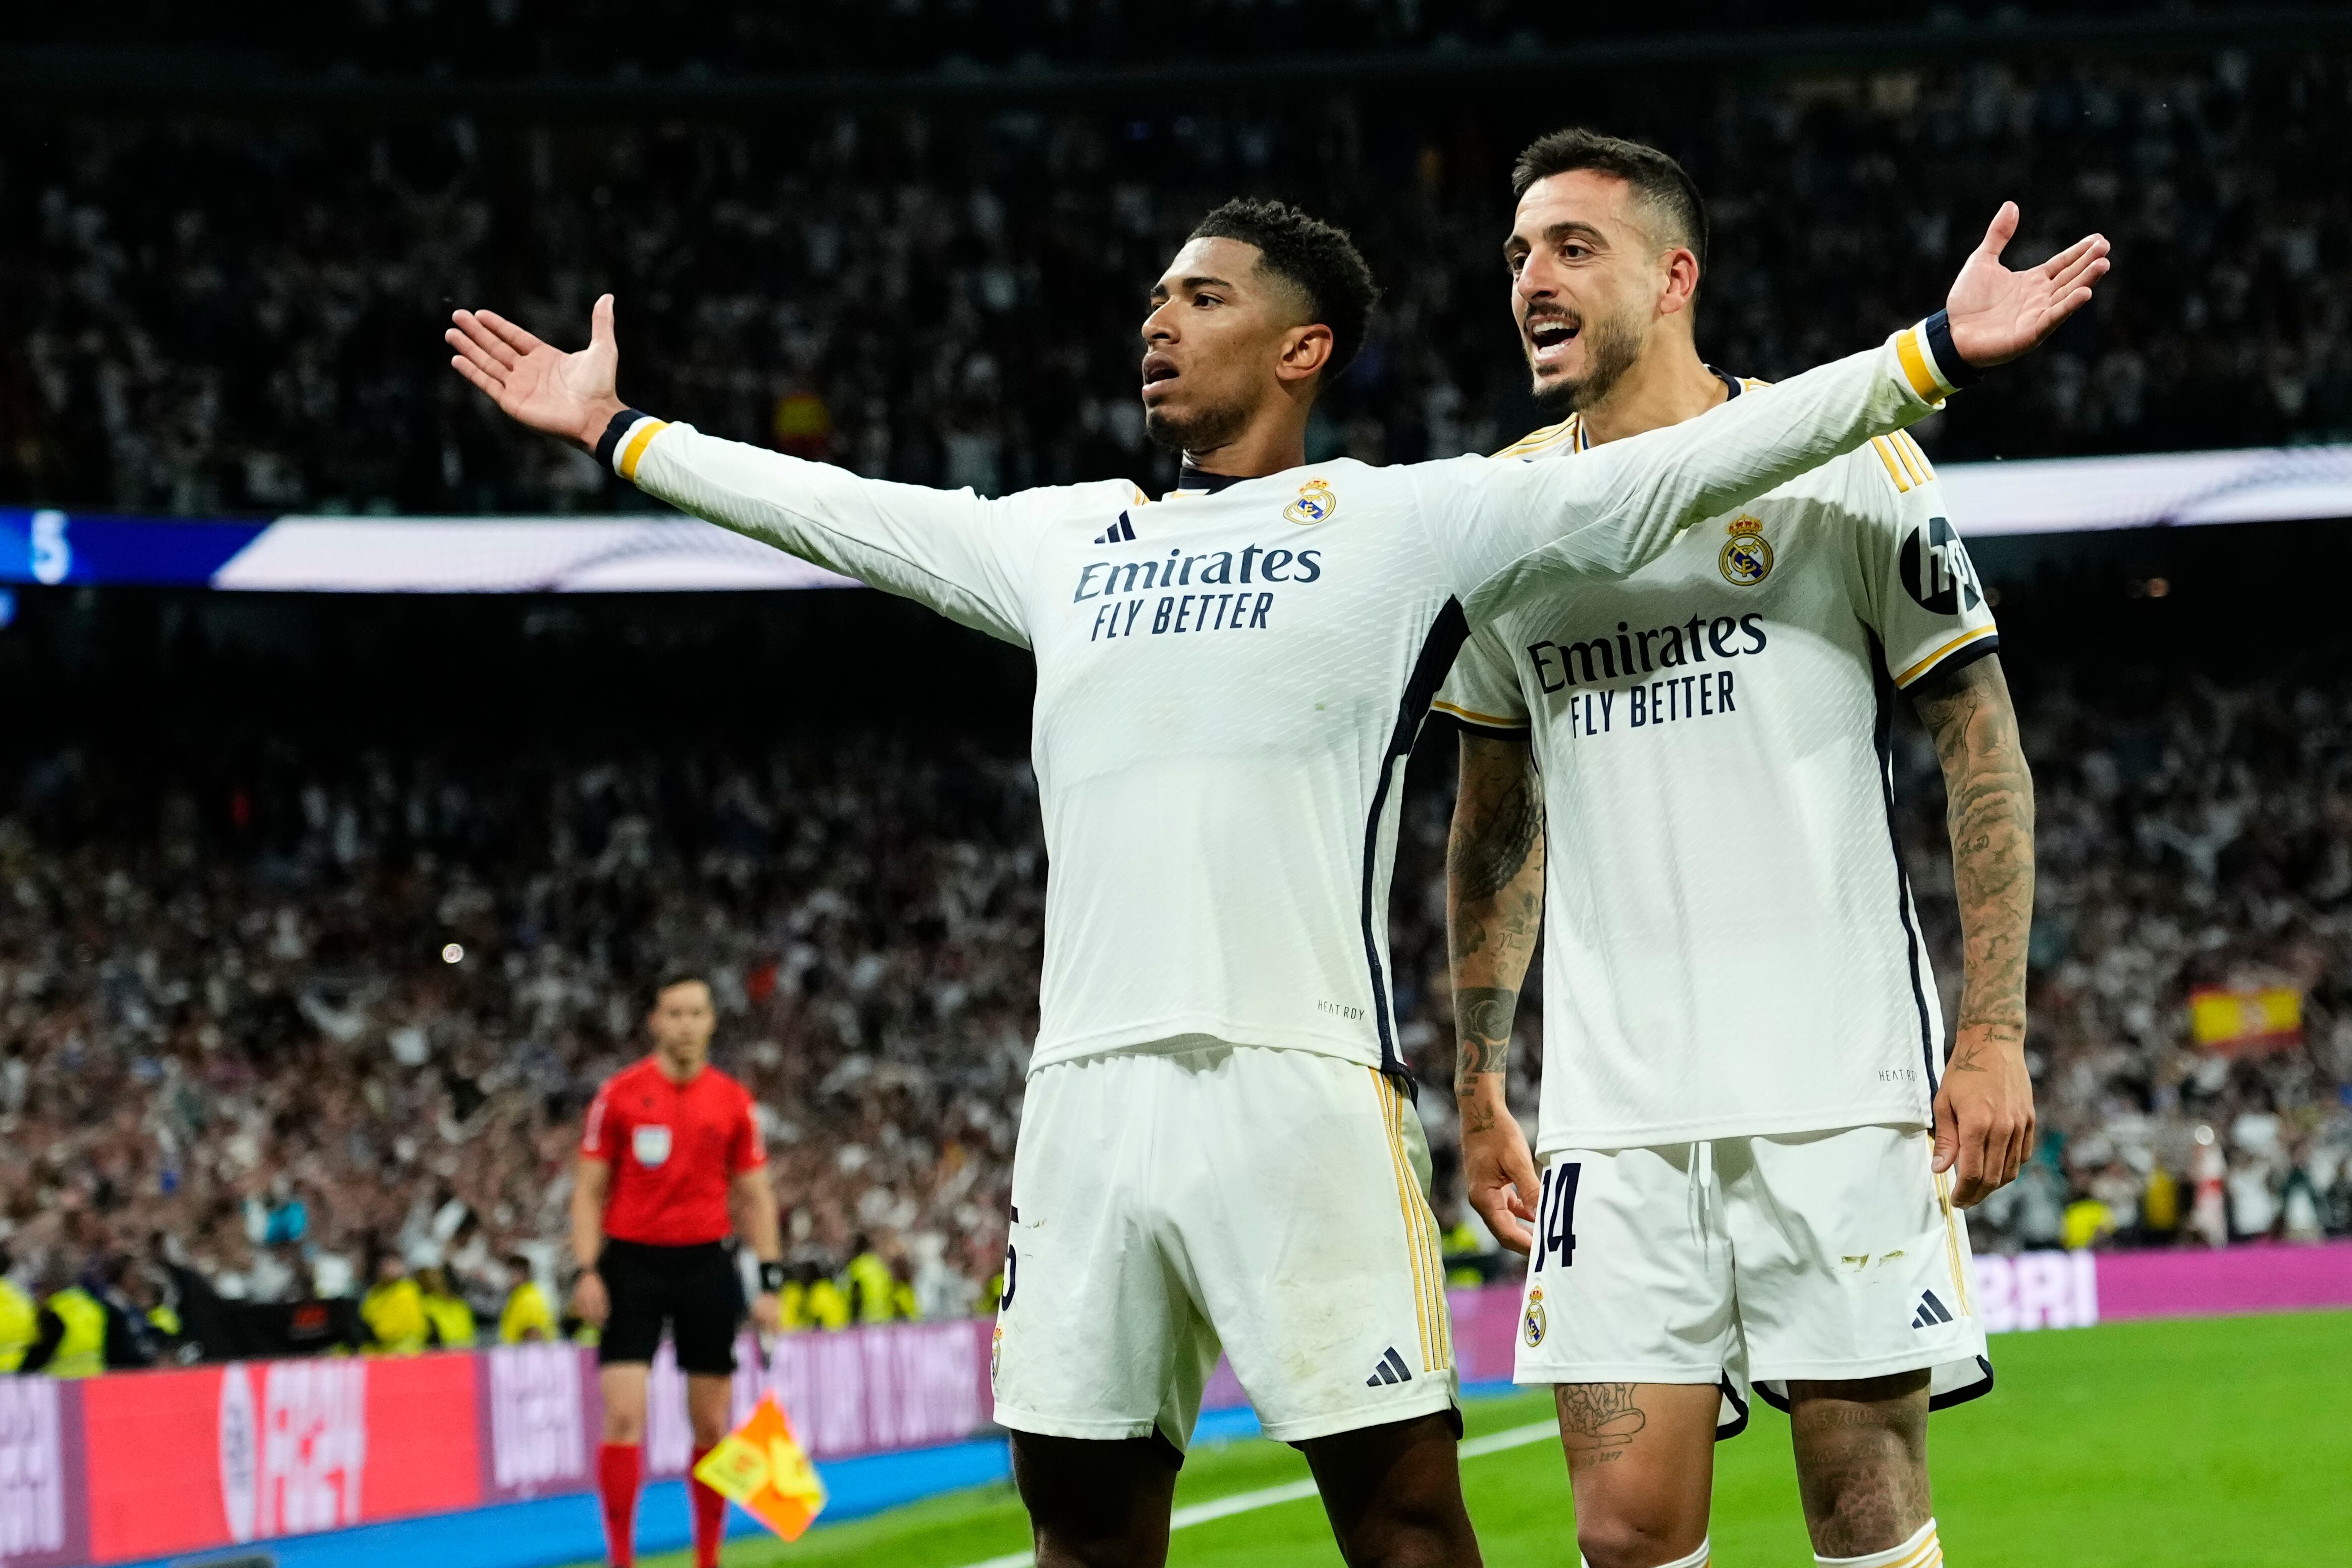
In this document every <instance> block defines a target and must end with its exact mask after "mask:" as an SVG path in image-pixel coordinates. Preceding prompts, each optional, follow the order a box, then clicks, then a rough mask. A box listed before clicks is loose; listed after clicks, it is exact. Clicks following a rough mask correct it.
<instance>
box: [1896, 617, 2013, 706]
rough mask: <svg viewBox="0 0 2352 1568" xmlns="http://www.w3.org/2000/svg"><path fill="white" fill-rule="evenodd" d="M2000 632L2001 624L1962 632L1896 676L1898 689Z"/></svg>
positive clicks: (1977, 627)
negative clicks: (1972, 644)
mask: <svg viewBox="0 0 2352 1568" xmlns="http://www.w3.org/2000/svg"><path fill="white" fill-rule="evenodd" d="M1999 635H2000V627H1999V626H1976V627H1973V628H1971V629H1969V630H1968V631H1964V632H1962V633H1961V634H1960V635H1959V636H1958V637H1954V638H1953V639H1952V640H1951V641H1949V642H1948V643H1946V644H1945V645H1944V646H1943V647H1939V648H1937V650H1936V651H1935V652H1933V653H1931V654H1929V655H1928V656H1927V658H1923V659H1921V660H1920V661H1919V662H1918V663H1916V664H1915V665H1913V666H1912V667H1911V668H1908V669H1906V670H1905V671H1904V672H1903V673H1902V674H1900V675H1898V676H1896V677H1895V688H1896V689H1898V690H1900V689H1902V688H1904V687H1906V686H1908V685H1910V684H1911V683H1912V682H1913V681H1915V680H1916V679H1919V678H1920V677H1921V676H1923V675H1925V674H1927V672H1928V671H1929V670H1931V669H1933V668H1936V667H1937V665H1939V664H1941V663H1943V662H1944V660H1945V658H1947V657H1948V656H1949V655H1951V654H1953V653H1956V652H1958V650H1959V649H1961V648H1964V647H1968V646H1969V644H1970V643H1972V642H1981V641H1983V640H1984V639H1985V638H1986V637H1998V636H1999Z"/></svg>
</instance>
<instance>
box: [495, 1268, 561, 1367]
mask: <svg viewBox="0 0 2352 1568" xmlns="http://www.w3.org/2000/svg"><path fill="white" fill-rule="evenodd" d="M507 1268H508V1269H509V1271H510V1272H511V1273H512V1274H513V1275H514V1278H515V1286H514V1289H511V1290H509V1291H508V1292H507V1304H506V1305H505V1307H503V1308H501V1309H500V1310H499V1343H500V1344H502V1345H520V1344H529V1343H531V1342H536V1341H552V1340H553V1339H554V1338H555V1337H556V1329H555V1308H554V1306H553V1305H552V1304H551V1302H550V1301H549V1300H548V1299H547V1292H546V1291H544V1290H542V1289H540V1288H539V1277H538V1276H537V1275H535V1274H533V1273H532V1272H531V1267H530V1258H526V1257H525V1256H523V1255H522V1254H521V1253H520V1252H518V1253H516V1254H515V1255H514V1256H513V1257H511V1258H508V1259H507Z"/></svg>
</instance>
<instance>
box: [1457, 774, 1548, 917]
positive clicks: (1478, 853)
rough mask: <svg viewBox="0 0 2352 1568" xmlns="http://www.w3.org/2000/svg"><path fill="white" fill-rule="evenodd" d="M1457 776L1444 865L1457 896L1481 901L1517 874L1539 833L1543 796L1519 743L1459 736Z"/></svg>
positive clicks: (1463, 899)
mask: <svg viewBox="0 0 2352 1568" xmlns="http://www.w3.org/2000/svg"><path fill="white" fill-rule="evenodd" d="M1461 781H1462V782H1461V786H1460V789H1459V792H1458V793H1457V794H1456V795H1455V796H1454V834H1453V837H1452V839H1451V841H1450V842H1449V843H1448V844H1447V846H1446V852H1445V869H1446V874H1447V875H1448V876H1450V877H1451V878H1452V879H1454V896H1455V897H1456V898H1458V899H1460V900H1462V901H1463V902H1464V903H1466V904H1477V903H1484V902H1486V900H1490V899H1492V898H1493V897H1494V896H1495V895H1496V894H1497V893H1499V892H1501V891H1503V890H1504V889H1506V888H1507V887H1509V886H1510V885H1511V883H1512V882H1513V881H1515V880H1516V879H1517V877H1518V875H1519V872H1520V870H1521V869H1522V868H1524V867H1525V866H1526V864H1527V859H1528V852H1529V851H1530V850H1532V849H1534V848H1535V847H1536V842H1537V840H1538V839H1539V838H1541V837H1543V800H1542V797H1541V796H1540V795H1538V793H1537V788H1536V779H1535V775H1534V773H1533V770H1531V769H1530V768H1529V767H1528V747H1527V744H1526V742H1519V741H1492V740H1486V739H1484V738H1481V737H1473V736H1469V735H1465V736H1463V737H1462V773H1461Z"/></svg>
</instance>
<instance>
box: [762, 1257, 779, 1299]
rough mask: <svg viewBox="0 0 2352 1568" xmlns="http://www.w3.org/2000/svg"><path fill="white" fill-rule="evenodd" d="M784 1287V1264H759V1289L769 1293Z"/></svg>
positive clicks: (771, 1293)
mask: <svg viewBox="0 0 2352 1568" xmlns="http://www.w3.org/2000/svg"><path fill="white" fill-rule="evenodd" d="M783 1288H784V1266H783V1265H782V1264H781V1263H762V1264H761V1265H760V1289H762V1290H764V1291H766V1292H768V1293H769V1294H770V1295H773V1294H775V1293H776V1292H777V1291H779V1290H781V1289H783Z"/></svg>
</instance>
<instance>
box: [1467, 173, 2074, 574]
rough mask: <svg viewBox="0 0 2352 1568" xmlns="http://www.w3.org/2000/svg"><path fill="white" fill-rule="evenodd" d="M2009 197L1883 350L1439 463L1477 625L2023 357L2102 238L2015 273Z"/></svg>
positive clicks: (1643, 554)
mask: <svg viewBox="0 0 2352 1568" xmlns="http://www.w3.org/2000/svg"><path fill="white" fill-rule="evenodd" d="M2016 229H2017V207H2016V205H2015V204H2014V203H2007V202H2005V203H2003V204H2002V205H2001V208H2000V212H1999V213H1998V214H1996V215H1995V216H1994V218H1993V221H1992V224H1991V226H1990V227H1989V228H1988V229H1987V230H1986V232H1985V237H1984V241H1983V243H1982V244H1981V245H1979V247H1977V249H1976V251H1975V253H1974V254H1972V255H1971V256H1970V257H1969V259H1968V262H1967V264H1966V265H1965V266H1963V267H1962V268H1961V269H1960V273H1959V276H1958V278H1957V279H1955V280H1954V281H1953V284H1952V289H1951V293H1950V295H1949V296H1948V299H1947V300H1946V303H1945V308H1944V309H1943V310H1939V311H1937V313H1936V314H1935V315H1933V316H1930V317H1928V318H1927V320H1926V321H1921V322H1919V323H1917V324H1916V325H1914V326H1910V327H1906V328H1904V329H1903V330H1902V331H1899V332H1896V333H1895V335H1894V336H1892V337H1890V338H1888V339H1887V340H1886V342H1884V343H1881V344H1880V345H1879V346H1878V347H1876V348H1874V349H1870V350H1867V351H1865V352H1864V353H1858V354H1852V355H1849V356H1848V357H1846V358H1844V359H1842V360H1836V361H1833V362H1832V363H1829V364H1825V365H1819V366H1816V367H1815V368H1814V369H1811V370H1809V371H1807V372H1805V373H1804V374H1801V375H1797V376H1792V377H1791V378H1790V379H1789V380H1787V381H1784V382H1781V383H1780V384H1778V385H1775V386H1770V387H1764V388H1760V389H1758V390H1756V391H1754V392H1751V393H1749V394H1748V395H1743V396H1740V397H1737V398H1733V399H1731V400H1730V401H1729V402H1727V403H1726V404H1724V405H1722V406H1721V407H1719V408H1717V409H1716V410H1714V411H1713V412H1711V413H1708V414H1706V415H1703V416H1700V417H1698V418H1696V419H1690V420H1685V421H1684V422H1683V423H1681V424H1679V425H1673V426H1665V427H1664V428H1661V429H1656V430H1652V431H1648V432H1646V433H1644V434H1643V435H1639V436H1634V437H1628V438H1627V439H1624V440H1622V441H1612V442H1610V443H1608V444H1607V445H1605V446H1603V447H1598V448H1596V449H1595V450H1593V451H1591V452H1589V453H1587V454H1585V455H1583V456H1581V457H1580V458H1578V459H1577V460H1576V461H1575V462H1573V463H1535V464H1497V465H1495V466H1494V467H1493V468H1486V469H1483V470H1481V469H1478V468H1461V467H1457V466H1454V465H1445V466H1442V467H1440V468H1437V469H1434V470H1433V476H1434V477H1433V480H1432V483H1433V486H1443V485H1452V486H1454V487H1455V489H1454V492H1453V493H1451V494H1448V493H1444V492H1442V491H1434V492H1433V493H1432V494H1430V495H1429V497H1428V498H1427V499H1428V500H1429V501H1430V503H1431V504H1430V505H1428V506H1426V507H1425V508H1424V510H1423V515H1424V516H1426V517H1428V518H1429V519H1430V520H1431V523H1432V526H1433V528H1434V529H1435V531H1436V540H1435V542H1436V543H1437V546H1438V548H1439V549H1440V550H1441V551H1442V552H1444V553H1445V554H1446V555H1447V556H1448V557H1449V559H1450V561H1451V563H1452V564H1453V565H1454V569H1455V582H1456V584H1457V589H1458V591H1459V592H1460V594H1461V596H1462V598H1463V601H1464V604H1465V607H1467V608H1468V609H1469V610H1470V611H1471V613H1472V616H1473V617H1474V618H1476V617H1479V616H1483V615H1486V614H1491V613H1492V612H1493V610H1494V609H1496V607H1498V606H1499V605H1503V604H1505V603H1508V602H1510V601H1512V600H1514V599H1516V598H1517V597H1519V596H1521V595H1528V594H1532V593H1540V592H1544V591H1547V590H1548V589H1549V590H1556V589H1557V588H1558V587H1559V584H1560V579H1561V578H1562V577H1564V576H1565V577H1574V576H1579V575H1599V576H1607V577H1620V576H1623V575H1625V574H1629V573H1632V572H1634V571H1636V570H1638V569H1640V568H1641V567H1642V566H1643V565H1645V564H1647V563H1649V562H1651V561H1653V560H1654V559H1656V558H1657V556H1658V555H1659V553H1660V552H1663V551H1664V549H1665V548H1666V546H1667V545H1668V544H1670V543H1671V542H1673V541H1674V538H1675V534H1676V533H1677V532H1678V531H1680V530H1682V529H1684V528H1686V527H1688V526H1689V525H1690V524H1692V523H1693V522H1696V521H1698V520H1699V519H1701V518H1705V517H1712V516H1715V515H1717V514H1718V513H1720V512H1724V511H1727V510H1731V509H1732V508H1734V507H1738V506H1741V505H1744V504H1746V503H1747V502H1748V501H1749V500H1754V499H1755V498H1756V497H1758V496H1759V495H1762V494H1763V493H1764V492H1765V491H1767V490H1769V489H1775V488H1777V487H1778V486H1780V485H1782V484H1785V483H1787V482H1788V481H1789V480H1790V479H1794V478H1796V477H1797V476H1798V475H1799V474H1801V473H1803V472H1805V471H1806V470H1807V469H1809V468H1816V467H1818V466H1820V465H1821V464H1822V463H1825V462H1827V461H1829V460H1830V459H1831V458H1835V457H1837V456H1839V455H1840V454H1841V453H1843V452H1848V451H1851V450H1853V448H1854V447H1858V446H1860V445H1861V444H1862V443H1863V442H1864V441H1866V440H1868V439H1870V438H1871V437H1874V436H1883V435H1885V434H1887V433H1889V432H1890V431H1895V430H1899V429H1902V428H1903V427H1904V426H1907V425H1910V424H1913V423H1915V422H1916V421H1917V420H1919V419H1921V418H1924V417H1925V416H1927V415H1928V414H1930V413H1932V412H1933V411H1934V410H1936V409H1937V408H1938V407H1940V406H1941V405H1942V404H1943V400H1944V399H1945V397H1947V396H1948V395H1950V394H1951V393H1953V392H1955V391H1957V390H1958V389H1959V388H1960V387H1962V386H1965V385H1967V384H1969V383H1970V382H1972V381H1974V380H1975V379H1976V378H1977V376H1978V375H1979V374H1981V373H1982V372H1983V371H1985V370H1987V369H1990V367H1992V366H1994V365H1998V364H2002V363H2007V362H2008V361H2010V360H2012V359H2015V358H2017V357H2018V356H2020V355H2021V354H2024V353H2028V352H2030V351H2031V350H2032V349H2033V348H2035V347H2037V346H2038V345H2040V344H2041V343H2042V342H2043V341H2045V340H2046V339H2047V338H2048V337H2049V336H2050V334H2051V333H2052V332H2053V331H2057V329H2058V327H2059V325H2060V323H2062V322H2063V321H2065V320H2066V318H2067V317H2069V316H2071V315H2073V314H2074V312H2075V311H2076V310H2080V309H2081V308H2082V307H2083V306H2084V304H2085V303H2087V302H2088V301H2089V300H2090V298H2091V291H2092V288H2093V286H2094V285H2095V284H2096V282H2097V281H2098V279H2100V278H2101V277H2103V276H2104V275H2105V272H2106V270H2107V259H2106V256H2107V242H2106V240H2105V238H2104V237H2101V236H2098V235H2091V236H2089V237H2085V238H2084V239H2081V240H2078V241H2076V242H2075V243H2074V245H2072V246H2069V247H2067V248H2066V249H2064V250H2063V251H2061V252H2060V253H2059V254H2058V255H2056V256H2053V257H2052V258H2050V259H2049V260H2048V261H2046V262H2043V263H2042V264H2041V265H2040V266H2038V267H2029V268H2021V269H2019V270H2015V271H2012V270H2011V269H2010V268H2006V267H2003V266H2002V265H2001V263H2000V253H2001V250H2002V249H2003V248H2004V247H2006V246H2007V245H2008V243H2009V240H2010V237H2011V235H2013V234H2014V233H2015V232H2016Z"/></svg>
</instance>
